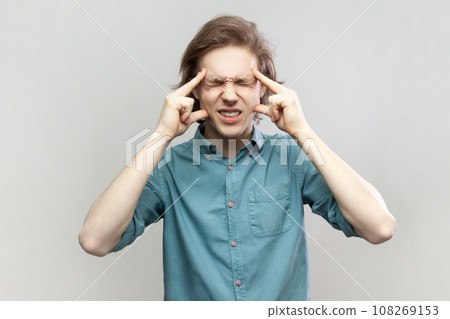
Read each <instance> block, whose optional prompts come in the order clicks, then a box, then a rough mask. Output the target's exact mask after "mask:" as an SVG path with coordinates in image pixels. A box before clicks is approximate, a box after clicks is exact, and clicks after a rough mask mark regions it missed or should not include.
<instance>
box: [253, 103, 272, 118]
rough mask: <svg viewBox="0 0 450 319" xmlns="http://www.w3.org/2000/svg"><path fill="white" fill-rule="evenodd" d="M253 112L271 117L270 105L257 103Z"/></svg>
mask: <svg viewBox="0 0 450 319" xmlns="http://www.w3.org/2000/svg"><path fill="white" fill-rule="evenodd" d="M253 112H257V113H261V114H264V115H267V116H268V117H270V107H268V106H267V105H264V104H258V105H255V107H254V108H253Z"/></svg>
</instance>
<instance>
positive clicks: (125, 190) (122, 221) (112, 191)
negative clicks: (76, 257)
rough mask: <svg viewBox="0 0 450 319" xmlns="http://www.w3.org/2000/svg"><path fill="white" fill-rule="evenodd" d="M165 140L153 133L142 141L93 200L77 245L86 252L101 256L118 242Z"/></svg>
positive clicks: (165, 143) (161, 152)
mask: <svg viewBox="0 0 450 319" xmlns="http://www.w3.org/2000/svg"><path fill="white" fill-rule="evenodd" d="M169 143H170V139H168V138H167V137H165V136H161V135H160V134H159V133H156V132H155V133H153V134H152V135H151V136H150V137H149V139H148V141H147V143H146V145H145V146H144V147H143V148H142V149H141V150H140V151H139V152H138V154H137V155H136V156H135V157H134V158H133V160H132V161H131V162H130V163H128V165H127V166H126V167H125V168H124V169H123V170H122V171H121V172H120V173H119V175H118V176H117V177H116V178H115V179H114V180H113V181H112V183H111V184H110V185H109V186H108V187H107V188H106V189H105V191H104V192H103V193H102V194H101V195H100V196H99V197H98V198H97V199H96V200H95V202H94V203H93V204H92V206H91V208H90V209H89V212H88V215H87V217H86V220H85V222H84V225H83V227H82V229H81V231H80V234H79V242H80V245H81V246H82V247H83V249H84V250H85V251H86V252H88V253H90V254H93V255H97V256H103V255H106V254H107V253H109V252H110V251H111V250H112V249H113V248H114V247H115V246H116V245H117V244H118V242H119V241H120V238H121V237H122V234H123V232H124V231H125V230H126V228H127V226H128V224H129V223H130V221H131V218H132V217H133V213H134V210H135V208H136V205H137V202H138V200H139V197H140V195H141V193H142V191H143V189H144V187H145V184H146V183H147V180H148V178H149V175H150V174H151V173H152V172H153V170H154V168H155V167H156V165H157V163H158V162H159V160H160V159H161V157H162V155H163V153H164V151H165V150H166V148H167V146H168V144H169Z"/></svg>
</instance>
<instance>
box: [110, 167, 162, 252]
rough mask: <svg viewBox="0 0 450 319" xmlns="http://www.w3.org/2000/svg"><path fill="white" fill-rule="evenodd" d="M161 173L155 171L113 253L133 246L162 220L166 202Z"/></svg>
mask: <svg viewBox="0 0 450 319" xmlns="http://www.w3.org/2000/svg"><path fill="white" fill-rule="evenodd" d="M160 188H161V177H160V172H159V171H158V170H155V171H154V172H153V174H152V175H151V176H150V178H149V179H148V180H147V183H146V184H145V186H144V189H143V191H142V193H141V196H140V197H139V200H138V203H137V205H136V208H135V210H134V214H133V218H132V219H131V221H130V224H129V225H128V227H127V229H126V230H125V232H124V233H123V235H122V238H121V239H120V241H119V243H118V244H117V246H116V247H115V248H114V249H113V250H112V251H111V252H116V251H119V250H121V249H123V248H125V247H126V246H128V245H131V244H132V243H133V242H134V241H135V240H136V238H137V237H139V236H140V235H142V234H143V233H144V230H145V228H146V227H147V226H148V225H150V224H153V223H155V222H157V221H159V220H160V219H161V217H162V216H163V212H164V202H163V200H162V197H161V195H160V194H161V192H160Z"/></svg>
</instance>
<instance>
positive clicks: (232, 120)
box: [217, 108, 242, 124]
mask: <svg viewBox="0 0 450 319" xmlns="http://www.w3.org/2000/svg"><path fill="white" fill-rule="evenodd" d="M220 112H239V115H238V116H233V117H228V116H224V115H222V114H220ZM217 113H218V114H219V117H220V119H221V120H222V121H223V122H225V123H228V124H234V123H236V122H238V121H239V120H240V119H241V116H242V111H241V110H239V109H234V108H230V109H228V108H224V109H220V110H218V111H217Z"/></svg>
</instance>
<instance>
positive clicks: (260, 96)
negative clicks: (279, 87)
mask: <svg viewBox="0 0 450 319" xmlns="http://www.w3.org/2000/svg"><path fill="white" fill-rule="evenodd" d="M266 90H267V87H266V86H265V85H264V84H262V83H261V91H260V93H259V98H262V97H263V95H264V94H265V93H266Z"/></svg>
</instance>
